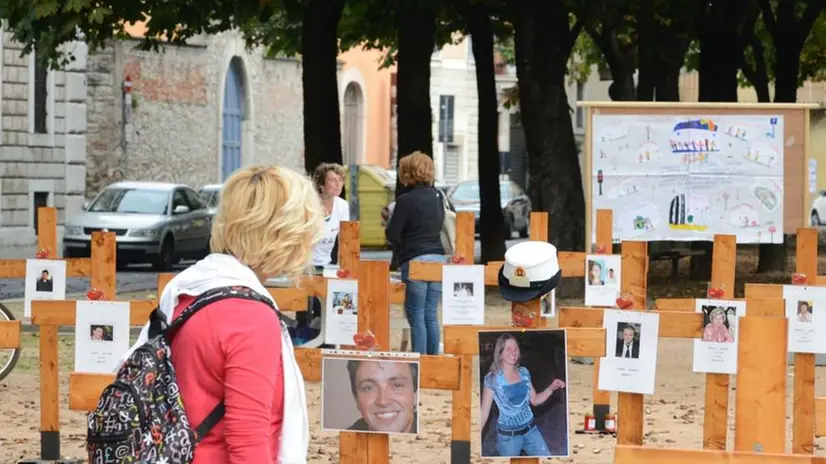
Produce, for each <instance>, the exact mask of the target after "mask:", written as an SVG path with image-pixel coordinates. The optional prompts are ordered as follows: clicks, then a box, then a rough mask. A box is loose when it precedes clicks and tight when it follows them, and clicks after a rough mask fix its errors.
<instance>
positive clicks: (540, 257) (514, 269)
mask: <svg viewBox="0 0 826 464" xmlns="http://www.w3.org/2000/svg"><path fill="white" fill-rule="evenodd" d="M561 279H562V270H561V269H560V268H559V261H558V260H557V256H556V247H555V246H553V245H551V244H550V243H548V242H540V241H527V242H521V243H518V244H516V245H514V246H512V247H510V248H509V249H508V251H507V252H505V264H504V265H502V268H501V269H499V292H500V293H501V294H502V298H504V299H506V300H508V301H515V302H518V303H522V302H525V301H531V300H536V299H539V298H540V297H542V296H543V295H545V294H546V293H548V292H550V291H551V290H553V289H555V288H556V287H557V286H558V285H559V281H560V280H561Z"/></svg>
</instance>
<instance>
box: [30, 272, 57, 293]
mask: <svg viewBox="0 0 826 464" xmlns="http://www.w3.org/2000/svg"><path fill="white" fill-rule="evenodd" d="M34 279H35V284H34V289H35V291H36V292H45V293H51V292H52V291H53V290H54V278H53V277H52V273H51V272H50V269H49V268H43V269H41V270H40V273H38V274H37V275H36V276H34Z"/></svg>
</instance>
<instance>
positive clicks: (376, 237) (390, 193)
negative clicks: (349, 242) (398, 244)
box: [344, 164, 396, 248]
mask: <svg viewBox="0 0 826 464" xmlns="http://www.w3.org/2000/svg"><path fill="white" fill-rule="evenodd" d="M358 168H359V172H358V192H357V193H358V199H359V241H360V242H361V246H362V247H370V248H384V247H386V246H387V240H386V239H385V238H384V227H383V226H382V224H381V210H382V209H383V208H384V207H385V206H387V205H389V204H390V203H392V202H393V200H394V195H395V187H396V180H395V179H394V178H393V177H392V176H391V175H389V174H388V173H387V170H386V169H384V168H383V167H381V166H376V165H373V164H362V165H361V166H358ZM345 169H346V170H347V174H345V180H344V185H345V188H346V192H347V194H348V198H349V195H350V192H352V190H351V189H350V183H351V182H350V168H349V166H348V167H345ZM351 213H352V211H351Z"/></svg>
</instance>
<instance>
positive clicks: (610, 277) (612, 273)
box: [605, 267, 618, 285]
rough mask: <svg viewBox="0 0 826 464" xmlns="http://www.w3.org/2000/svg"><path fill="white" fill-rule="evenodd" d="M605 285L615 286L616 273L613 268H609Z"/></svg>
mask: <svg viewBox="0 0 826 464" xmlns="http://www.w3.org/2000/svg"><path fill="white" fill-rule="evenodd" d="M605 283H607V284H608V285H617V283H618V282H617V271H615V270H614V268H612V267H609V268H608V272H607V273H606V277H605Z"/></svg>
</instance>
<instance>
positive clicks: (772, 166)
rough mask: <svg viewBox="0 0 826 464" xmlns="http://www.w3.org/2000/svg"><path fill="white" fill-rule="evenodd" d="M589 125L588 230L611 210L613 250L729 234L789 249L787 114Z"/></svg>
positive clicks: (620, 118)
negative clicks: (623, 244) (631, 243)
mask: <svg viewBox="0 0 826 464" xmlns="http://www.w3.org/2000/svg"><path fill="white" fill-rule="evenodd" d="M592 122H593V125H592V133H593V134H594V137H593V150H592V152H593V155H592V160H591V161H592V162H591V166H592V170H591V172H590V173H588V175H589V176H591V188H592V194H591V198H592V204H591V211H592V218H593V219H592V220H593V221H596V212H597V210H599V209H610V210H613V211H614V226H613V231H614V240H615V241H617V242H619V241H621V240H646V241H652V240H680V241H694V240H698V241H700V240H704V241H710V240H713V239H714V234H732V235H736V236H737V243H783V198H784V191H783V160H784V157H785V153H784V152H785V150H786V148H788V146H790V145H791V144H788V145H787V143H786V140H787V139H786V136H785V135H784V134H785V125H784V124H785V122H784V119H783V116H782V115H781V114H776V115H742V114H741V115H736V114H730V115H723V114H702V115H688V114H685V115H678V114H672V115H608V114H600V115H595V116H594V117H593V119H592ZM594 223H596V222H594ZM592 240H594V241H595V240H596V231H595V230H594V231H593V232H592Z"/></svg>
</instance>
